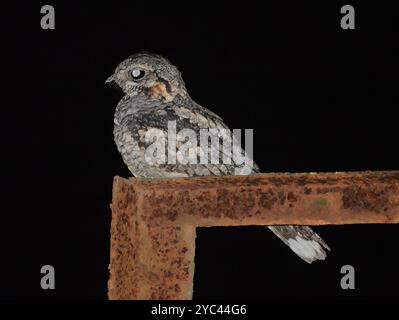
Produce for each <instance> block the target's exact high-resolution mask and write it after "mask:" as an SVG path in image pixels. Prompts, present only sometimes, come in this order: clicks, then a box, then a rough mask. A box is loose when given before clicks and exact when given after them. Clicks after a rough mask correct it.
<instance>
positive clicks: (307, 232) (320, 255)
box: [269, 226, 330, 263]
mask: <svg viewBox="0 0 399 320" xmlns="http://www.w3.org/2000/svg"><path fill="white" fill-rule="evenodd" d="M269 229H270V230H272V231H273V232H274V234H275V235H277V237H279V238H280V239H281V240H282V241H283V242H284V243H285V244H286V245H287V246H289V247H290V248H291V250H292V251H294V252H295V253H296V254H297V255H298V256H299V257H300V258H301V259H303V260H305V261H306V262H307V263H312V262H313V261H315V260H324V259H325V258H326V256H327V254H326V252H325V250H324V249H326V250H330V248H329V247H328V245H327V244H326V243H325V242H324V240H323V239H322V238H320V237H319V236H318V235H317V234H316V233H315V232H314V231H313V230H312V229H311V228H309V227H307V226H270V227H269Z"/></svg>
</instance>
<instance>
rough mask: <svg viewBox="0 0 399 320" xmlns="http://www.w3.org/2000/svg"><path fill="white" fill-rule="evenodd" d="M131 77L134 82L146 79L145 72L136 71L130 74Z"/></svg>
mask: <svg viewBox="0 0 399 320" xmlns="http://www.w3.org/2000/svg"><path fill="white" fill-rule="evenodd" d="M130 75H131V76H132V79H133V80H140V79H141V78H143V77H144V75H145V72H144V71H143V70H139V69H134V70H132V71H131V72H130Z"/></svg>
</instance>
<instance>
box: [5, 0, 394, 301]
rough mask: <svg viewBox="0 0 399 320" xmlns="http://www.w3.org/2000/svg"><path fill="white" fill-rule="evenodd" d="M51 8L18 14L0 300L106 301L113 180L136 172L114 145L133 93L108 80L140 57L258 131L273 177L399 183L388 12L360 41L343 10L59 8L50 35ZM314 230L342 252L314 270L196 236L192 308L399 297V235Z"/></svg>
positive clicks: (250, 238)
mask: <svg viewBox="0 0 399 320" xmlns="http://www.w3.org/2000/svg"><path fill="white" fill-rule="evenodd" d="M352 3H353V2H352ZM42 4H44V3H40V2H37V3H30V4H27V5H23V6H22V5H21V7H20V8H19V9H18V10H14V11H9V12H11V13H12V14H13V15H15V17H14V16H11V15H9V18H10V24H8V26H9V32H7V33H6V34H5V35H4V39H5V41H9V42H10V46H9V47H7V48H9V49H7V50H5V51H6V52H5V53H6V54H8V55H9V56H10V60H6V61H7V62H8V61H9V63H6V64H7V65H6V66H5V69H6V70H5V72H6V73H5V74H6V75H7V79H8V86H9V88H7V89H6V90H5V95H10V99H9V100H7V101H9V103H8V104H7V105H6V106H4V105H3V117H2V121H3V126H2V130H4V134H3V135H2V136H3V137H5V139H3V140H4V142H3V145H4V146H5V147H6V148H7V149H8V150H9V152H8V154H10V155H12V157H10V158H8V157H7V159H6V162H7V166H6V167H3V168H6V169H4V173H3V177H4V179H5V180H4V181H5V182H4V185H6V186H7V188H6V191H5V193H4V194H5V196H6V198H5V201H4V203H5V204H6V208H4V210H3V222H2V223H1V226H2V229H4V230H3V231H2V234H1V236H0V237H4V240H3V239H2V240H3V242H2V243H3V244H6V247H5V250H4V251H3V253H2V257H3V258H2V260H3V259H4V260H3V261H6V262H7V263H4V262H3V263H2V268H4V270H3V271H2V274H3V275H4V278H3V280H2V283H1V285H0V298H40V299H53V298H78V299H87V298H90V299H93V298H94V299H106V297H107V296H106V292H107V289H106V281H107V279H108V270H107V267H108V263H109V228H110V209H109V203H110V201H111V187H112V179H113V176H114V175H120V176H124V177H127V176H130V173H129V171H128V170H127V168H126V167H125V165H124V164H123V162H122V159H121V157H120V155H119V153H118V152H117V150H116V147H115V146H114V143H113V133H112V130H113V113H114V108H115V106H116V104H117V102H118V100H119V99H120V97H121V94H120V92H118V91H117V90H114V89H112V88H109V87H108V88H107V87H106V86H104V81H105V79H106V78H107V76H108V75H110V74H111V73H112V72H113V70H114V68H115V67H116V65H117V64H118V63H119V62H120V61H122V60H123V59H124V58H126V57H127V56H129V55H131V54H133V53H135V52H138V51H143V50H146V51H151V52H155V53H159V54H162V55H164V56H166V57H167V58H169V59H170V60H171V61H172V62H173V63H174V64H175V65H176V66H178V68H179V69H180V71H181V72H182V74H183V78H184V80H185V82H186V85H187V88H188V90H189V92H190V94H191V96H192V97H193V99H194V100H196V101H197V102H198V103H200V104H201V105H203V106H206V107H208V108H209V109H211V110H212V111H214V112H216V113H217V114H219V115H220V116H221V117H222V118H223V119H224V120H225V122H226V123H227V124H228V125H229V126H230V127H231V128H242V129H245V128H253V129H254V159H255V161H256V162H257V164H258V165H259V167H260V168H261V170H262V171H263V172H276V171H280V172H281V171H283V172H307V171H360V170H398V169H399V155H398V150H397V149H398V148H397V144H398V143H397V140H398V120H397V119H398V118H397V117H396V113H397V112H396V109H397V108H398V84H397V79H398V59H397V57H398V50H397V48H395V47H394V42H395V41H396V42H397V33H396V35H395V33H394V28H395V25H394V24H397V21H398V19H397V17H395V16H394V13H395V11H394V10H393V9H392V8H390V7H385V6H384V5H383V4H382V3H380V2H379V5H380V6H381V8H379V10H377V11H376V5H375V4H372V3H370V4H369V5H367V4H365V3H364V1H363V2H362V3H360V1H355V2H354V5H355V10H356V29H355V30H346V31H345V30H342V29H341V28H340V23H339V22H340V17H341V14H340V8H341V6H342V5H343V4H348V3H347V2H345V3H343V2H336V3H335V2H332V1H331V2H330V1H329V4H328V5H327V4H326V3H325V2H323V3H320V2H319V3H317V2H313V3H304V4H302V3H298V2H296V1H292V4H288V3H284V4H283V3H282V2H281V1H273V2H272V3H270V4H269V3H268V4H267V5H265V6H264V7H261V6H259V7H256V6H255V5H248V6H243V4H241V6H235V5H233V4H231V3H230V4H228V5H227V4H226V5H225V6H220V7H216V6H208V7H205V6H204V5H202V4H199V3H198V4H196V5H191V4H190V6H189V4H188V3H187V4H186V5H185V7H178V8H172V7H168V8H167V7H160V6H157V5H155V4H150V5H148V6H145V5H143V4H140V3H139V2H137V1H130V5H127V4H126V3H125V4H123V5H122V4H118V2H115V1H113V2H111V3H108V4H103V3H101V4H100V3H97V4H77V3H74V4H72V3H71V2H64V3H62V4H61V3H59V4H58V3H57V4H56V3H55V2H52V1H48V2H46V3H45V4H54V6H55V10H56V29H55V30H52V31H43V30H41V29H40V23H39V22H40V18H41V15H40V7H41V5H42ZM11 13H10V14H11ZM3 23H4V21H3ZM3 30H4V29H3ZM14 61H15V62H14ZM3 62H4V60H3ZM3 88H4V85H3ZM315 229H316V230H317V231H318V232H319V234H320V235H321V236H322V237H323V238H324V239H325V240H326V241H327V243H328V244H329V245H330V247H331V248H332V252H331V253H330V254H329V256H328V259H327V260H326V261H324V262H318V263H314V264H312V265H307V264H306V263H304V262H302V261H301V260H300V259H299V258H297V257H296V256H295V255H294V254H293V253H291V252H290V250H289V249H288V248H287V247H286V246H284V245H283V244H282V243H280V241H279V240H278V239H277V238H276V237H274V235H273V234H272V233H271V232H269V231H268V230H266V228H263V227H237V228H209V229H203V228H201V229H198V237H197V255H196V274H195V283H194V290H195V292H194V298H196V299H205V298H257V299H260V298H279V299H280V298H315V299H317V298H338V299H352V298H398V294H397V288H398V287H399V277H398V273H397V270H399V259H398V258H399V255H398V250H397V243H398V231H399V228H398V226H397V225H385V226H383V225H364V226H323V227H317V228H315ZM44 264H51V265H54V267H55V270H56V290H54V291H43V290H41V288H40V285H39V283H40V276H41V275H40V267H41V266H42V265H44ZM346 264H350V265H353V266H354V268H355V270H356V289H355V290H354V291H350V292H348V291H343V290H341V288H340V285H339V282H340V278H341V275H340V268H341V266H343V265H346Z"/></svg>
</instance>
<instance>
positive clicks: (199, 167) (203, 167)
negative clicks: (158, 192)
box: [116, 104, 259, 178]
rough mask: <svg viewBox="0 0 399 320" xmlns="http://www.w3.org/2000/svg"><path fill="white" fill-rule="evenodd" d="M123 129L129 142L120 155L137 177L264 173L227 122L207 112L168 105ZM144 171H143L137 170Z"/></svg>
mask: <svg viewBox="0 0 399 320" xmlns="http://www.w3.org/2000/svg"><path fill="white" fill-rule="evenodd" d="M173 126H175V134H174V133H173ZM121 127H123V128H124V129H123V133H119V138H118V139H116V140H119V141H121V140H123V143H121V142H119V145H120V146H119V147H118V148H119V149H120V151H121V149H124V150H122V151H121V153H122V156H123V158H124V160H125V162H126V163H127V164H128V166H129V168H130V169H131V171H132V173H133V174H134V175H135V176H138V177H141V176H142V177H153V178H155V177H183V176H187V177H189V176H207V175H216V176H222V175H237V174H240V172H244V173H245V172H246V174H251V173H255V172H259V169H258V167H257V166H256V164H254V163H253V162H252V159H250V158H249V156H248V154H246V153H245V152H244V150H242V148H241V145H240V142H239V141H238V140H237V139H236V138H235V137H234V136H233V135H232V132H231V131H230V130H229V128H228V127H227V126H226V125H225V124H224V123H223V121H222V119H221V118H220V117H218V116H217V115H215V114H214V113H212V112H210V111H209V110H206V109H204V108H202V107H194V108H185V107H181V106H176V105H173V104H167V105H165V106H162V107H159V108H156V109H152V110H148V111H141V112H138V113H135V114H131V115H128V116H126V117H125V118H124V119H123V122H122V123H121ZM186 133H187V136H186ZM190 133H193V134H194V137H191V136H190ZM207 134H208V136H207ZM162 136H163V137H165V139H162ZM188 137H190V138H188ZM191 138H195V139H191ZM201 139H203V140H201ZM229 139H231V140H229ZM205 140H206V142H205ZM127 141H129V143H127ZM201 141H202V142H203V143H201ZM154 142H157V143H154ZM190 142H192V144H191V145H190ZM195 142H196V143H195ZM229 143H230V147H228V145H229ZM117 144H118V143H117ZM127 144H128V145H131V147H129V149H130V150H126V149H127V148H126V145H127ZM173 144H175V148H173ZM133 145H134V146H133ZM169 146H170V147H171V148H172V149H174V150H176V155H174V154H173V153H171V152H170V150H169ZM156 147H158V148H156ZM155 149H158V150H155ZM184 150H185V151H186V152H184ZM234 150H238V151H240V154H241V157H235V156H233V151H234ZM127 151H129V152H127ZM156 151H158V152H162V151H165V152H164V155H165V157H164V158H162V157H161V156H160V154H158V153H157V152H156ZM172 151H173V150H172ZM151 152H154V153H153V155H155V156H154V157H153V159H152V160H153V161H149V160H151V159H149V156H151V155H152V154H151ZM190 152H191V154H190ZM206 152H207V154H208V158H207V159H208V160H209V161H202V160H201V155H204V153H206ZM189 154H190V155H191V157H190V156H189ZM193 155H194V156H195V158H193ZM212 155H213V156H214V159H213V160H214V161H213V162H212V161H211V156H212ZM215 156H216V158H215ZM182 157H183V159H182ZM173 158H174V159H175V160H173ZM133 159H134V161H132V160H133ZM182 160H183V161H182ZM225 160H226V161H225ZM132 162H134V165H132ZM139 166H141V168H133V167H139ZM248 166H250V167H248Z"/></svg>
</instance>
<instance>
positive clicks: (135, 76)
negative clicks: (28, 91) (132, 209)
mask: <svg viewBox="0 0 399 320" xmlns="http://www.w3.org/2000/svg"><path fill="white" fill-rule="evenodd" d="M106 82H107V83H108V82H113V83H115V84H117V85H118V86H119V87H120V88H121V89H122V90H123V92H124V97H123V98H122V99H121V100H120V101H119V103H118V106H117V107H116V111H115V117H114V138H115V143H116V146H117V148H118V150H119V152H120V153H121V155H122V158H123V160H124V162H125V163H126V165H127V166H128V168H129V170H130V171H131V173H132V174H133V175H134V176H135V177H141V178H162V177H192V176H207V175H216V176H222V175H237V174H255V173H258V172H259V169H258V167H257V166H256V164H254V163H252V164H251V167H250V170H249V171H248V168H247V167H248V166H247V163H246V162H240V163H239V162H238V161H237V160H236V159H234V158H233V159H232V160H231V161H230V162H228V161H227V162H226V163H223V162H222V163H212V162H211V161H209V163H198V162H197V163H195V162H190V161H186V162H184V161H179V159H177V161H175V160H173V159H172V160H173V161H155V160H154V159H150V158H149V156H148V152H147V151H148V149H149V148H150V147H151V144H153V142H154V140H152V139H149V138H148V133H149V131H151V130H156V131H157V132H158V133H159V132H161V133H162V132H163V133H165V136H167V134H168V129H170V123H174V124H175V127H176V128H175V129H176V131H177V132H179V131H181V130H183V129H190V130H191V132H195V133H196V134H199V133H200V131H201V130H202V129H209V130H213V131H214V132H215V131H216V132H225V131H226V130H229V129H228V127H227V126H226V125H225V124H224V122H223V120H222V119H221V118H220V117H219V116H218V115H216V114H215V113H213V112H211V111H210V110H208V109H206V108H204V107H202V106H200V105H199V104H197V103H196V102H195V101H193V100H192V99H191V97H190V96H189V94H188V92H187V90H186V87H185V83H184V81H183V79H182V77H181V74H180V72H179V71H178V69H177V68H176V67H175V66H174V65H172V64H171V63H170V62H169V61H168V60H167V59H165V58H164V57H162V56H159V55H156V54H151V53H147V52H143V53H138V54H135V55H132V56H130V57H129V58H127V59H126V60H124V61H122V62H121V63H120V64H119V65H118V66H117V68H116V70H115V72H114V73H113V74H112V75H111V76H110V77H109V78H108V79H107V81H106ZM185 142H186V140H184V141H181V140H179V139H175V140H174V141H170V140H169V141H167V142H166V146H168V145H172V144H174V145H176V148H178V147H181V146H182V144H184V143H185ZM215 143H216V144H219V143H222V142H221V141H220V140H219V139H217V140H216V141H215V140H213V141H212V142H211V145H210V149H215V150H217V152H220V156H222V154H223V152H225V148H218V147H219V146H218V145H215ZM237 143H238V142H237V141H236V140H233V144H235V146H236V147H237ZM192 149H193V150H197V151H198V148H197V149H196V148H194V147H193V148H192ZM238 149H239V150H241V145H239V146H238ZM168 150H169V149H168ZM156 152H159V150H158V151H156ZM198 152H204V150H199V151H198ZM243 152H244V151H243ZM177 158H178V157H177ZM157 159H158V160H159V157H158V158H157ZM161 159H164V160H165V158H162V157H161ZM240 170H241V171H240ZM268 228H269V229H271V230H272V231H273V232H274V233H275V234H276V235H277V236H278V237H279V238H280V239H281V240H282V241H283V242H284V243H285V244H287V245H288V246H289V247H290V248H291V249H292V250H293V251H294V252H295V253H296V254H297V255H298V256H299V257H301V258H302V259H303V260H305V261H306V262H308V263H311V262H312V261H314V260H324V259H325V257H326V252H325V250H324V249H323V248H325V249H327V250H329V248H328V246H327V245H326V243H325V242H324V241H323V240H322V239H321V238H320V237H319V236H318V235H317V234H316V233H314V232H313V231H312V229H311V228H309V227H307V226H269V227H268Z"/></svg>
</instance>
